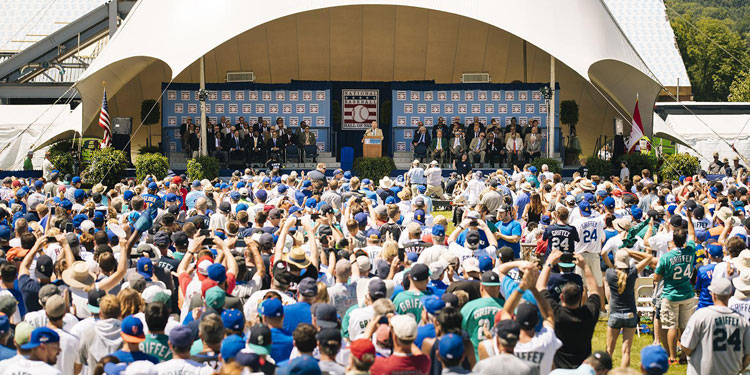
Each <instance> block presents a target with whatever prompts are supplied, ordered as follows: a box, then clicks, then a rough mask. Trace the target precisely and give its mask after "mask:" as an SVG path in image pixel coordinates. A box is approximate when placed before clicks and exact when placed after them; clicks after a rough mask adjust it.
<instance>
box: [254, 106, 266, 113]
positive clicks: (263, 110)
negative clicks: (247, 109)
mask: <svg viewBox="0 0 750 375" xmlns="http://www.w3.org/2000/svg"><path fill="white" fill-rule="evenodd" d="M255 113H258V114H261V113H266V105H265V104H256V105H255Z"/></svg>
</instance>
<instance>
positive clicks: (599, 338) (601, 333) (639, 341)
mask: <svg viewBox="0 0 750 375" xmlns="http://www.w3.org/2000/svg"><path fill="white" fill-rule="evenodd" d="M432 215H433V216H445V217H446V218H448V227H447V228H445V233H446V234H448V233H450V232H452V231H453V223H452V222H451V218H452V217H453V212H451V211H435V212H433V213H432ZM650 328H652V329H653V325H650ZM653 341H654V337H653V336H652V335H651V334H641V337H638V336H637V335H636V337H635V338H634V340H633V347H632V348H631V353H630V367H632V368H634V369H636V370H639V371H640V366H641V349H643V347H645V346H648V345H650V344H651V343H652V342H653ZM591 347H592V349H593V350H594V351H597V350H606V349H607V321H606V320H600V321H599V323H597V324H596V330H595V331H594V337H593V339H592V342H591ZM621 353H622V338H619V339H618V341H617V346H616V347H615V352H614V353H613V358H612V362H613V364H614V366H619V365H620V361H621V359H622V354H621ZM686 372H687V366H686V365H673V366H670V367H669V372H667V374H668V375H678V374H684V373H686Z"/></svg>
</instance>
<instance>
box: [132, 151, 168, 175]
mask: <svg viewBox="0 0 750 375" xmlns="http://www.w3.org/2000/svg"><path fill="white" fill-rule="evenodd" d="M168 173H169V161H168V160H167V157H166V156H164V155H162V154H150V153H149V154H140V155H138V157H137V158H136V159H135V175H136V177H137V178H138V181H143V180H144V179H145V178H146V176H149V175H151V176H154V177H155V178H156V179H157V180H161V179H162V178H164V177H166V176H167V174H168Z"/></svg>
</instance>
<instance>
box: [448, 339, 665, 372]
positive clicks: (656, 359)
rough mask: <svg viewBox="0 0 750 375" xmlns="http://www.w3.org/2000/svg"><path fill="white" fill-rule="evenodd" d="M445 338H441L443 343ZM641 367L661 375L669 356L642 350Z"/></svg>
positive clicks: (657, 348) (660, 351) (655, 349)
mask: <svg viewBox="0 0 750 375" xmlns="http://www.w3.org/2000/svg"><path fill="white" fill-rule="evenodd" d="M443 340H444V338H441V339H440V341H441V342H442V341H443ZM641 367H642V368H643V370H644V371H645V372H646V374H649V375H661V374H664V373H666V372H667V370H669V356H668V355H667V351H666V350H664V348H663V347H662V346H661V345H649V346H647V347H645V348H643V349H641Z"/></svg>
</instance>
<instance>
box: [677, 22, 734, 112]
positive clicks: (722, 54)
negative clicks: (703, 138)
mask: <svg viewBox="0 0 750 375" xmlns="http://www.w3.org/2000/svg"><path fill="white" fill-rule="evenodd" d="M684 18H685V19H683V18H680V17H672V28H673V29H674V32H675V37H676V38H677V44H678V45H679V48H680V53H681V54H682V58H683V60H684V61H685V67H686V68H687V72H688V76H689V77H690V83H691V85H692V87H693V95H694V98H695V100H696V101H724V100H727V97H728V96H729V87H730V86H731V84H732V81H733V80H734V78H735V76H736V75H737V74H738V73H740V72H741V71H742V70H743V67H742V64H740V63H739V62H738V61H736V60H735V59H734V58H733V57H732V56H734V57H736V58H738V59H740V60H741V61H742V62H743V63H744V62H746V61H747V60H748V59H747V51H746V48H747V47H746V42H745V41H743V39H742V37H741V36H740V34H739V33H738V32H736V31H733V30H732V28H731V26H732V25H733V22H732V21H731V20H721V21H720V20H717V19H713V18H707V17H704V18H700V19H698V20H694V19H692V17H691V16H690V15H686V16H684ZM688 22H690V23H692V24H693V25H695V27H697V28H698V30H695V29H694V28H693V27H692V26H691V25H689V24H688ZM730 55H731V56H730Z"/></svg>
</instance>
